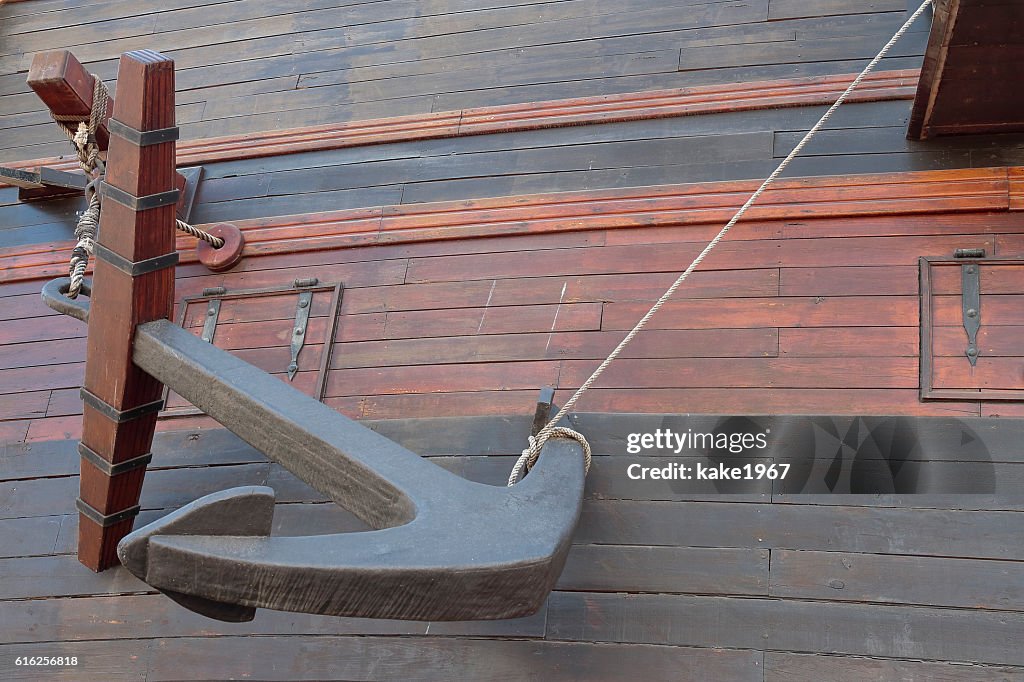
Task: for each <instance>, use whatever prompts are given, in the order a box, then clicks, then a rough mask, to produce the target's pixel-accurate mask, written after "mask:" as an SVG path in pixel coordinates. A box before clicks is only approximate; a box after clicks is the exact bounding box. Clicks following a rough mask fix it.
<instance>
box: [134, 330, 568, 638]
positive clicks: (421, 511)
mask: <svg viewBox="0 0 1024 682" xmlns="http://www.w3.org/2000/svg"><path fill="white" fill-rule="evenodd" d="M133 358H134V362H135V364H136V365H138V366H139V367H140V368H142V369H143V370H145V371H146V372H148V373H150V374H152V375H153V376H154V377H156V378H157V379H159V380H160V381H161V382H163V383H165V384H167V385H168V386H170V387H171V388H172V389H173V390H174V391H176V392H177V393H179V394H180V395H182V396H183V397H185V398H186V399H188V400H190V401H192V402H193V403H194V404H195V405H197V406H198V407H200V408H201V409H203V410H204V411H205V412H207V413H208V414H209V415H210V416H212V417H214V418H215V419H217V420H218V421H220V422H221V423H223V424H224V425H225V426H227V427H228V428H230V429H231V430H232V431H234V432H235V433H236V434H237V435H239V436H240V437H241V438H242V439H243V440H246V441H247V442H248V443H250V444H251V445H253V446H254V447H256V448H257V449H260V450H261V451H263V452H264V453H265V454H267V456H268V457H270V458H271V459H274V460H275V461H278V462H279V463H281V464H282V465H283V466H285V467H286V468H288V469H289V470H291V471H292V472H293V473H295V474H296V475H298V476H299V477H300V478H302V479H303V480H305V481H306V482H307V483H309V484H310V485H312V486H313V487H315V488H317V489H318V490H320V491H321V492H323V493H324V494H326V495H328V496H330V497H331V499H333V500H334V501H335V502H337V503H338V504H340V505H341V506H343V507H345V508H347V509H349V510H350V511H352V512H353V513H355V514H356V515H357V516H359V517H360V518H361V519H363V520H364V521H365V522H367V523H368V524H369V525H371V526H372V527H374V528H378V529H382V530H375V531H369V532H365V533H342V534H335V535H326V536H310V537H265V536H255V535H253V534H252V533H241V532H236V531H234V530H232V529H231V528H230V527H229V528H225V529H224V530H223V531H220V532H217V533H212V532H210V531H209V530H204V531H202V533H203V534H198V533H188V532H180V531H179V532H175V530H174V528H175V527H179V528H180V527H183V526H185V527H187V526H189V525H190V524H189V522H188V521H187V517H189V516H195V517H197V518H198V517H199V516H201V515H202V514H203V513H204V511H205V508H206V504H207V503H206V502H204V500H207V499H208V498H203V499H200V500H197V501H196V502H194V503H192V505H189V507H188V508H186V509H182V510H179V512H176V513H175V514H174V515H171V517H168V519H169V521H168V530H167V532H162V529H161V524H162V523H163V520H161V521H157V522H156V523H155V524H153V525H151V526H147V527H145V528H142V529H139V530H137V531H135V532H134V533H132V534H131V535H129V536H128V537H126V538H125V539H124V540H123V541H122V543H121V546H120V547H119V555H120V556H121V559H122V561H123V562H124V563H125V565H126V566H127V567H128V568H129V569H130V570H131V571H132V572H133V573H135V574H136V575H138V576H139V577H140V578H142V579H143V580H145V581H146V582H148V583H150V584H151V585H153V586H154V587H156V588H158V589H160V590H162V591H165V592H168V593H170V594H177V595H189V596H192V597H197V598H199V599H200V600H209V602H213V603H216V602H222V603H226V604H238V605H242V606H245V607H263V608H273V609H281V610H288V611H301V612H309V613H322V614H331V615H344V616H359V617H366V616H369V617H377V618H401V619H416V620H464V619H474V618H475V619H493V618H509V617H514V616H522V615H526V614H529V613H532V612H534V611H536V609H538V608H539V607H540V606H541V605H542V604H543V602H544V599H545V598H546V597H547V594H548V593H549V592H550V590H551V588H552V587H553V585H554V582H555V581H556V580H557V578H558V575H559V573H560V572H561V569H562V566H563V564H564V561H565V556H566V554H567V552H568V549H569V544H570V541H571V537H572V533H573V530H574V529H575V526H576V522H577V520H578V518H579V513H580V506H581V501H582V495H583V483H584V470H583V458H582V451H581V449H580V446H579V445H578V444H577V443H575V442H573V441H564V440H552V441H549V442H548V443H547V444H546V445H545V448H544V453H543V454H542V456H541V458H540V460H539V462H538V464H537V466H536V467H534V469H533V470H532V471H531V473H530V475H529V476H528V477H527V478H525V479H524V480H523V481H522V482H521V483H519V484H517V485H516V486H514V487H512V488H499V487H495V486H488V485H483V484H479V483H473V482H470V481H467V480H465V479H463V478H460V477H458V476H456V475H454V474H451V473H450V472H448V471H446V470H444V469H442V468H440V467H438V466H436V465H434V464H432V463H430V462H429V461H428V460H425V459H423V458H421V457H419V456H418V455H416V454H415V453H413V452H411V451H409V450H406V449H405V448H403V447H401V446H400V445H398V444H397V443H395V442H393V441H391V440H389V439H387V438H385V437H384V436H381V435H379V434H377V433H376V432H374V431H371V430H370V429H367V428H366V427H364V426H362V425H360V424H358V423H356V422H354V421H352V420H349V419H347V418H346V417H344V416H343V415H340V414H338V413H336V412H334V411H333V410H331V409H330V408H328V407H326V406H325V405H323V404H322V403H319V402H318V401H316V400H314V399H312V398H310V397H308V396H306V395H304V394H302V393H300V392H299V391H297V390H295V389H293V388H292V387H291V386H290V385H288V384H286V383H285V382H282V381H280V380H278V379H276V378H274V377H271V376H269V375H267V374H265V373H263V372H262V371H260V370H258V369H256V368H254V367H252V366H251V365H249V364H248V363H246V362H244V361H242V360H239V359H238V358H235V357H234V356H232V355H230V354H229V353H226V352H224V351H222V350H220V349H217V348H215V347H213V346H211V345H210V344H206V343H203V342H202V341H200V340H199V339H197V338H195V337H194V336H193V335H192V334H189V333H188V332H186V331H185V330H182V329H181V328H179V327H177V326H175V325H172V324H171V323H170V322H167V321H166V320H160V321H156V322H150V323H146V324H143V325H140V326H139V327H138V328H137V330H136V335H135V342H134V356H133ZM243 490H245V489H243ZM229 492H230V491H225V493H219V494H216V495H215V496H208V497H211V498H213V499H211V501H210V504H214V503H216V504H222V503H223V495H224V494H226V493H229ZM240 495H241V493H240ZM241 496H242V497H244V495H241ZM265 500H266V497H265V496H262V497H259V499H258V500H257V501H255V502H253V504H258V505H265V504H266V501H265ZM183 516H184V517H186V520H185V521H183V520H182V518H183ZM191 525H192V526H193V527H203V524H201V523H198V524H197V523H192V524H191ZM227 525H228V526H230V522H228V524H227ZM209 526H210V524H207V525H206V527H207V528H208V527H209ZM179 601H181V600H179ZM209 602H207V607H208V604H209ZM183 603H186V605H188V604H187V602H183ZM200 603H202V602H200ZM209 611H210V609H209V608H207V613H208V615H210V613H209Z"/></svg>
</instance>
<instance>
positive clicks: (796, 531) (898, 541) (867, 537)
mask: <svg viewBox="0 0 1024 682" xmlns="http://www.w3.org/2000/svg"><path fill="white" fill-rule="evenodd" d="M1021 517H1022V515H1021V514H1020V513H1018V512H1015V511H957V510H945V509H914V508H891V507H890V508H886V507H822V506H815V505H786V504H749V503H742V502H739V503H729V502H640V501H610V500H609V501H597V500H595V501H591V502H588V503H587V504H585V505H584V507H583V515H582V517H581V518H580V525H579V528H578V529H577V531H576V535H575V537H574V542H577V543H586V544H621V545H656V546H680V547H753V548H771V549H793V550H814V551H820V550H822V549H823V548H827V549H828V550H829V551H836V552H855V553H867V554H906V555H915V556H935V553H936V548H937V547H941V548H942V554H943V555H944V556H950V557H965V558H983V559H1012V560H1020V559H1022V558H1024V551H1022V549H1021V548H1020V547H1019V546H1018V543H1016V538H1017V537H1019V534H1020V532H1021V530H1022V528H1024V519H1022V518H1021ZM680 518H685V519H686V523H685V524H682V523H679V519H680Z"/></svg>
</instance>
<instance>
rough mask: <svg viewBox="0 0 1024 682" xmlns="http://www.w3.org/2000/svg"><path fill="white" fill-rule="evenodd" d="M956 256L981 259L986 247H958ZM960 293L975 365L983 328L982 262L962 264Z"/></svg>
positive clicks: (967, 352) (969, 357)
mask: <svg viewBox="0 0 1024 682" xmlns="http://www.w3.org/2000/svg"><path fill="white" fill-rule="evenodd" d="M953 257H954V258H961V259H971V260H974V259H981V258H984V257H985V249H957V250H956V252H955V253H954V254H953ZM960 294H961V298H962V301H963V305H962V310H963V322H964V330H965V331H966V332H967V349H966V350H965V351H964V354H965V355H967V360H968V362H970V363H971V367H974V366H975V365H976V364H977V362H978V354H979V351H978V331H979V330H980V329H981V264H980V263H964V264H963V265H961V266H960Z"/></svg>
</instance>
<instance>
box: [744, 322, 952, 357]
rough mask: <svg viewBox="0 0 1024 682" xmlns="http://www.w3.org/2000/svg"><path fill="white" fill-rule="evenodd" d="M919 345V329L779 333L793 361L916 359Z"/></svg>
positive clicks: (786, 330)
mask: <svg viewBox="0 0 1024 682" xmlns="http://www.w3.org/2000/svg"><path fill="white" fill-rule="evenodd" d="M735 331H739V330H735ZM919 342H920V339H919V338H918V329H917V328H916V327H817V328H811V329H803V328H797V327H784V328H782V329H779V355H780V356H782V357H790V358H802V357H818V358H851V357H876V358H877V357H878V356H880V355H882V356H886V357H907V358H916V357H917V354H918V349H919V347H920V343H919ZM961 350H962V349H961Z"/></svg>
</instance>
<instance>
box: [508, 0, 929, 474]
mask: <svg viewBox="0 0 1024 682" xmlns="http://www.w3.org/2000/svg"><path fill="white" fill-rule="evenodd" d="M931 4H932V0H925V1H924V2H923V3H922V4H921V6H920V7H918V8H917V11H916V12H914V14H912V15H911V16H910V18H909V19H907V21H906V22H905V23H904V24H903V26H901V27H900V30H898V31H896V33H895V34H894V35H893V37H892V38H891V39H890V40H889V42H887V43H886V44H885V47H883V48H882V49H881V50H880V51H879V53H878V54H877V55H875V58H874V59H872V60H871V62H870V63H869V64H868V65H867V66H866V67H864V70H863V71H861V72H860V74H859V75H858V76H857V77H856V78H854V79H853V82H852V83H850V85H849V87H848V88H846V90H845V91H844V92H843V94H841V95H840V96H839V99H837V100H836V101H835V104H833V105H832V106H831V107H829V109H828V111H826V112H825V113H824V115H822V117H821V118H820V119H818V122H817V123H815V124H814V127H812V128H811V129H810V130H808V131H807V134H806V135H804V137H803V139H802V140H800V142H799V143H797V145H796V146H795V147H794V148H793V151H791V152H790V153H789V154H788V155H787V156H786V158H785V159H783V160H782V163H780V164H779V166H778V168H776V169H775V170H774V171H772V174H771V175H769V176H768V178H767V179H766V180H765V181H764V182H763V183H761V186H760V187H758V188H757V191H755V192H754V193H753V194H751V195H750V198H749V199H747V201H746V203H744V204H743V206H741V207H740V209H739V210H738V211H736V214H735V215H734V216H733V217H732V219H731V220H729V222H728V223H726V225H725V227H723V228H722V229H721V231H720V232H719V233H718V234H717V235H715V238H714V239H712V240H711V241H710V242H708V245H707V246H705V247H704V250H703V251H701V252H700V253H699V254H698V255H697V257H696V258H694V259H693V262H692V263H690V266H689V267H688V268H686V270H684V271H683V274H681V275H679V278H678V279H676V281H675V282H673V283H672V286H670V287H669V288H668V289H667V290H666V291H665V293H664V294H662V295H661V298H659V299H658V300H657V301H656V302H655V304H654V305H653V306H651V309H650V310H648V311H647V312H646V313H645V314H644V316H643V317H641V318H640V321H639V322H637V323H636V326H634V327H633V329H631V330H630V332H629V333H628V334H626V336H625V338H623V339H622V341H620V342H619V345H617V346H616V347H615V349H614V350H612V352H611V353H609V354H608V357H607V358H605V359H604V361H603V362H602V363H601V364H600V365H599V366H598V368H597V369H595V370H594V373H593V374H591V375H590V377H589V378H588V379H587V380H586V381H584V382H583V385H582V386H580V387H579V389H577V390H576V392H575V393H573V395H572V397H571V398H569V399H568V400H567V401H566V402H565V405H563V406H562V409H560V410H559V411H558V414H556V415H555V416H554V417H553V418H552V419H551V421H550V422H548V424H547V425H546V426H545V427H544V428H543V429H541V430H540V432H538V433H537V436H536V437H531V439H530V446H529V447H528V448H526V449H525V450H523V454H522V455H520V457H519V460H517V461H516V464H515V466H514V467H513V469H512V474H511V475H510V476H509V479H508V484H509V485H510V486H512V485H515V484H516V482H517V481H518V480H519V474H520V473H521V472H522V470H523V469H524V468H525V469H526V470H527V471H529V468H530V467H531V466H533V464H534V463H535V462H536V461H537V458H538V457H539V456H540V451H541V449H542V448H543V447H544V443H546V442H547V441H548V439H549V438H552V437H553V436H555V429H556V427H555V426H554V425H555V424H556V423H557V422H558V421H559V420H561V419H562V418H563V417H565V415H567V414H568V413H569V411H570V410H571V409H572V408H573V406H575V405H576V402H577V401H578V400H579V399H580V397H581V396H582V395H583V394H584V393H586V391H587V389H589V388H590V386H591V385H592V384H593V383H594V382H595V381H597V379H598V377H600V376H601V374H603V373H604V371H605V369H607V368H608V365H610V364H611V363H612V361H614V360H615V358H617V357H619V354H620V353H621V352H622V350H623V349H624V348H625V347H626V345H627V344H629V342H630V341H632V340H633V338H634V337H635V336H636V335H637V334H639V333H640V331H641V330H642V329H643V328H644V327H645V326H646V325H647V323H648V321H650V319H651V317H653V316H654V314H655V313H656V312H658V310H660V309H661V307H662V306H663V305H665V302H666V301H668V299H670V298H672V295H673V294H675V293H676V290H677V289H678V288H679V287H680V286H681V285H682V283H683V282H685V281H686V278H687V277H689V276H690V273H691V272H693V271H694V270H696V269H697V267H698V266H699V265H700V264H701V263H702V262H703V261H704V259H705V258H706V257H707V255H708V254H709V253H711V250H712V249H714V248H715V247H716V246H718V242H720V241H722V238H723V237H725V235H726V234H728V233H729V230H731V229H732V227H733V225H735V224H736V223H737V222H739V220H740V218H742V217H743V214H744V213H746V212H747V209H749V208H750V207H751V206H752V205H753V204H754V202H755V201H757V200H758V198H759V197H760V196H761V195H762V194H763V193H764V191H765V190H766V189H768V186H769V185H771V184H772V183H773V182H775V180H776V178H778V177H779V176H780V175H781V174H782V173H783V171H785V170H786V167H787V166H789V164H790V162H792V161H793V159H794V158H796V156H797V155H798V154H799V153H800V152H801V151H803V148H804V147H806V146H807V143H808V142H810V141H811V140H812V139H813V138H814V136H815V135H816V134H817V133H818V131H819V130H821V128H822V126H824V125H825V124H826V123H827V122H828V120H829V119H830V118H832V115H833V114H834V113H835V112H836V109H838V108H839V107H840V106H842V104H843V102H845V101H846V98H847V97H849V96H850V93H851V92H853V91H854V90H855V89H856V88H857V86H858V85H860V84H861V81H863V80H864V78H866V77H867V75H868V74H870V73H871V72H872V71H873V70H874V69H875V67H876V66H878V63H879V62H880V61H882V59H884V58H885V55H887V54H889V50H891V49H892V47H893V45H895V44H896V42H897V41H899V39H900V38H902V37H903V35H904V34H905V33H906V32H907V31H908V30H909V29H910V27H911V26H913V24H914V22H915V21H917V19H918V17H920V16H921V15H922V14H923V13H924V11H925V10H926V9H927V8H928V7H929V5H931ZM574 433H575V432H574ZM588 449H589V448H588Z"/></svg>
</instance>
